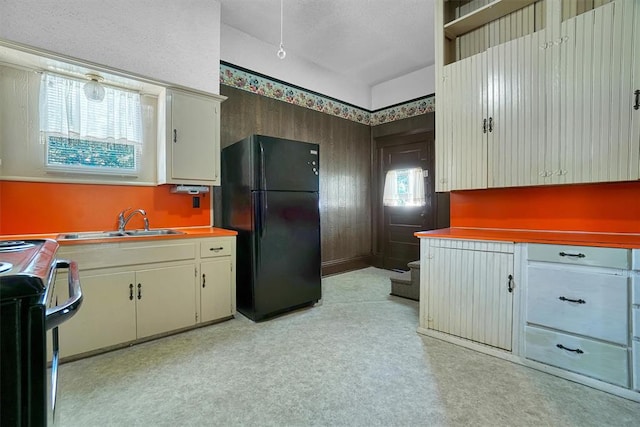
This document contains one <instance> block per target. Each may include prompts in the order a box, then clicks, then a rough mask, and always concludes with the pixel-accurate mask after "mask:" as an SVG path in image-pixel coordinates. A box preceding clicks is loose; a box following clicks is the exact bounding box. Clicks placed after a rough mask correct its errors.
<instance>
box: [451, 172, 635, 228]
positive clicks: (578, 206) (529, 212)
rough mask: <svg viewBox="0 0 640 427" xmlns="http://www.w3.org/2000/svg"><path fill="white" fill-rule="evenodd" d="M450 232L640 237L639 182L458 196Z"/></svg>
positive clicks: (453, 198)
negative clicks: (473, 229) (510, 231)
mask: <svg viewBox="0 0 640 427" xmlns="http://www.w3.org/2000/svg"><path fill="white" fill-rule="evenodd" d="M451 226H452V227H478V228H508V229H531V230H560V231H591V232H612V233H618V232H622V233H624V232H627V233H640V182H635V181H634V182H617V183H604V184H574V185H556V186H544V187H520V188H500V189H488V190H470V191H454V192H452V193H451Z"/></svg>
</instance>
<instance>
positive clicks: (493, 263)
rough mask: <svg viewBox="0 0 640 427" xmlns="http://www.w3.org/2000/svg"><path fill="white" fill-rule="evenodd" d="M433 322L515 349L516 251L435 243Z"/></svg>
mask: <svg viewBox="0 0 640 427" xmlns="http://www.w3.org/2000/svg"><path fill="white" fill-rule="evenodd" d="M430 256H431V258H430V259H429V267H428V268H429V272H428V277H429V279H428V286H427V288H428V289H427V293H428V295H427V301H428V308H427V312H428V313H429V314H428V319H427V326H428V328H430V329H434V330H436V331H440V332H445V333H448V334H451V335H456V336H459V337H462V338H466V339H469V340H472V341H477V342H480V343H483V344H488V345H491V346H494V347H498V348H502V349H505V350H511V335H512V317H513V293H512V292H509V290H508V285H509V279H508V277H509V275H510V274H513V254H512V253H500V252H488V251H479V250H467V249H458V248H450V247H431V249H430Z"/></svg>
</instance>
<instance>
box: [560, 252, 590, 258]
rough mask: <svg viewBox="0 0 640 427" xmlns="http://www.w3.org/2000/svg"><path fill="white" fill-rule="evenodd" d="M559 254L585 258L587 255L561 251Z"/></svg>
mask: <svg viewBox="0 0 640 427" xmlns="http://www.w3.org/2000/svg"><path fill="white" fill-rule="evenodd" d="M558 255H560V256H570V257H574V258H585V257H586V255H585V254H570V253H568V252H560V253H559V254H558Z"/></svg>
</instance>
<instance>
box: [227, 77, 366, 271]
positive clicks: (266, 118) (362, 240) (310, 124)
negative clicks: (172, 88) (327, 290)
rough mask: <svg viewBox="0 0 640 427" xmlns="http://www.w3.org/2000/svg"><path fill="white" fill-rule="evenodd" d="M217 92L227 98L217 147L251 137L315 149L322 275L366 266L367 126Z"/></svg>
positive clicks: (237, 93) (268, 100)
mask: <svg viewBox="0 0 640 427" xmlns="http://www.w3.org/2000/svg"><path fill="white" fill-rule="evenodd" d="M220 92H221V94H222V95H224V96H227V97H228V99H227V100H226V101H224V102H223V103H222V110H221V111H222V114H221V129H220V142H221V147H222V148H224V147H226V146H228V145H230V144H233V143H234V142H236V141H238V140H240V139H242V138H244V137H246V136H248V135H252V134H261V135H269V136H275V137H280V138H287V139H294V140H298V141H304V142H312V143H316V144H319V145H320V222H321V224H320V226H321V238H322V266H323V274H331V273H335V272H339V271H346V270H349V269H353V268H359V267H362V266H365V265H368V264H369V257H370V255H371V233H372V231H371V156H372V152H371V127H370V126H366V125H362V124H358V123H355V122H352V121H350V120H345V119H341V118H339V117H335V116H331V115H328V114H324V113H320V112H317V111H312V110H309V109H307V108H303V107H298V106H295V105H292V104H288V103H285V102H282V101H277V100H275V99H271V98H266V97H264V96H260V95H256V94H253V93H249V92H246V91H242V90H239V89H235V88H232V87H229V86H224V85H222V86H220ZM282 166H283V167H287V163H286V159H283V164H282ZM292 244H295V243H294V242H292Z"/></svg>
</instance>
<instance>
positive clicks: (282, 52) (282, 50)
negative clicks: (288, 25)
mask: <svg viewBox="0 0 640 427" xmlns="http://www.w3.org/2000/svg"><path fill="white" fill-rule="evenodd" d="M283 11H284V0H280V49H278V53H276V55H277V56H278V58H280V59H284V57H285V56H287V52H285V51H284V47H283V46H282V42H283V37H282V27H283V26H284V12H283Z"/></svg>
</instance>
